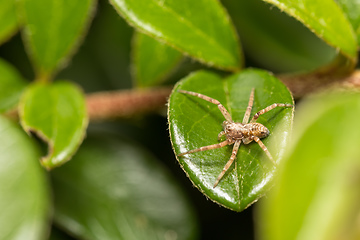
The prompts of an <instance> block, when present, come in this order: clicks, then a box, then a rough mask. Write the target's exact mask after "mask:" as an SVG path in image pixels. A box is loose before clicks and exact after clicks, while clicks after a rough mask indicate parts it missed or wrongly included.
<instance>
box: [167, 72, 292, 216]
mask: <svg viewBox="0 0 360 240" xmlns="http://www.w3.org/2000/svg"><path fill="white" fill-rule="evenodd" d="M252 88H255V100H254V106H253V109H252V114H251V116H253V115H254V114H255V113H256V112H257V111H259V110H261V109H263V108H265V107H267V106H269V105H271V104H273V103H290V104H291V103H293V99H292V96H291V94H290V93H289V91H288V89H287V88H286V87H285V86H284V85H283V84H282V83H281V82H280V81H279V80H277V79H276V78H275V77H273V76H272V75H270V74H269V73H267V72H264V71H260V70H246V71H243V72H242V73H240V74H236V75H233V76H231V77H229V78H227V79H225V80H222V79H221V78H220V77H219V76H217V75H215V74H212V73H209V72H204V71H201V72H197V73H195V74H192V75H190V76H189V77H187V78H185V79H184V80H182V81H181V82H179V83H178V84H177V85H176V87H175V88H174V90H173V93H172V94H171V97H170V101H169V113H168V117H169V125H170V134H171V140H172V144H173V147H174V150H175V153H176V154H179V153H182V152H186V151H188V150H191V149H196V148H199V147H202V146H207V145H211V144H215V143H218V140H217V135H218V134H219V133H220V132H221V131H222V130H223V129H222V122H223V121H224V120H225V119H224V117H223V116H222V114H221V112H220V111H219V109H218V108H217V106H216V105H214V104H211V103H209V102H206V101H204V100H202V99H200V98H197V97H194V96H190V95H185V94H182V93H179V92H178V90H179V89H183V90H189V91H193V92H198V93H202V94H205V95H207V96H209V97H212V98H215V99H217V100H219V101H220V102H221V103H222V104H223V105H224V106H225V108H226V109H228V111H229V112H230V114H231V116H232V118H233V120H234V121H235V122H242V120H243V116H244V113H245V110H246V107H247V105H248V102H249V96H250V92H251V89H252ZM292 118H293V109H290V108H287V109H283V108H276V109H274V110H272V111H270V112H268V113H266V114H264V115H261V116H260V118H259V119H258V122H259V123H262V124H264V125H265V126H266V127H267V128H268V129H269V130H270V132H271V134H270V136H269V137H267V138H265V139H263V142H264V144H265V145H267V146H268V149H269V151H270V153H271V154H272V156H273V158H274V160H275V161H278V160H279V159H280V158H281V156H282V153H283V150H284V148H285V147H286V144H287V139H288V137H289V133H290V130H291V125H292ZM275 129H276V131H275ZM231 152H232V146H225V147H223V148H220V149H215V150H209V151H203V152H198V153H193V154H187V155H185V156H183V157H178V160H179V163H180V165H181V167H182V168H183V169H184V171H185V172H186V174H187V175H188V177H189V178H190V180H191V181H192V182H193V184H194V185H195V186H196V187H197V188H198V189H199V190H200V191H201V192H202V193H204V194H205V195H206V196H208V197H209V198H210V199H211V200H213V201H215V202H217V203H219V204H221V205H223V206H225V207H227V208H230V209H232V210H235V211H241V210H243V209H245V208H246V207H248V206H249V205H250V204H252V203H253V202H255V201H256V200H257V199H259V198H260V197H261V196H262V195H263V194H264V193H265V192H266V191H267V190H268V189H269V187H270V185H271V179H272V178H273V174H274V172H275V170H276V169H275V167H274V165H273V164H272V163H271V161H270V160H269V159H268V157H267V156H266V155H265V153H264V152H263V150H262V149H261V148H260V147H259V146H258V145H257V144H256V143H250V144H249V145H244V144H242V145H241V146H240V149H239V153H238V154H237V159H236V163H235V164H232V166H231V167H230V169H229V170H228V172H227V174H225V176H224V177H223V179H222V180H221V181H220V183H219V185H218V186H217V187H216V188H213V185H214V183H215V180H216V179H217V177H218V175H219V174H220V172H221V170H222V169H223V167H224V166H225V164H226V162H227V161H228V160H229V158H230V155H231Z"/></svg>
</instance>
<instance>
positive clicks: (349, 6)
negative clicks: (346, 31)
mask: <svg viewBox="0 0 360 240" xmlns="http://www.w3.org/2000/svg"><path fill="white" fill-rule="evenodd" d="M337 2H338V3H339V5H340V7H341V8H342V9H343V11H344V12H345V13H346V15H347V17H348V19H349V21H350V23H351V25H352V27H353V29H354V30H355V31H356V34H357V39H358V44H359V43H360V37H359V36H360V2H359V1H357V0H337Z"/></svg>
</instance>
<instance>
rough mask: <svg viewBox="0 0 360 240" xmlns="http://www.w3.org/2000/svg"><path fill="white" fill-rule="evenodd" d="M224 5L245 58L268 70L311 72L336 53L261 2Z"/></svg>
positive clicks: (256, 0) (224, 2)
mask: <svg viewBox="0 0 360 240" xmlns="http://www.w3.org/2000/svg"><path fill="white" fill-rule="evenodd" d="M222 2H223V4H224V5H225V7H226V8H227V9H228V10H229V14H230V15H231V18H232V19H233V21H234V24H235V25H236V26H237V31H238V33H239V35H240V36H241V42H242V43H243V46H244V51H245V53H246V55H247V56H248V57H249V58H250V59H251V60H252V61H254V62H256V63H257V64H261V66H263V67H264V68H266V69H271V70H272V71H276V72H299V71H302V72H304V71H310V70H313V69H316V68H319V67H321V66H324V65H325V64H327V63H329V62H330V61H331V60H332V59H333V58H334V56H335V55H336V53H337V52H336V49H333V48H331V47H330V46H329V45H328V44H326V43H325V42H324V41H323V40H321V39H320V38H318V37H317V36H316V35H315V34H314V33H312V32H311V31H310V30H309V29H308V28H307V27H305V26H304V25H303V24H302V23H300V22H299V21H297V20H296V19H294V18H293V17H290V16H289V15H287V14H286V13H284V12H282V11H280V10H279V9H277V8H274V7H272V6H271V5H270V4H268V3H266V2H264V1H262V0H251V1H234V0H224V1H222Z"/></svg>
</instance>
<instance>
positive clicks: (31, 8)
mask: <svg viewBox="0 0 360 240" xmlns="http://www.w3.org/2000/svg"><path fill="white" fill-rule="evenodd" d="M18 5H19V10H20V11H19V16H20V18H21V20H22V21H24V30H23V36H24V42H25V44H26V46H27V50H28V54H29V56H30V57H31V60H32V63H33V66H34V68H35V72H36V77H37V78H38V79H42V80H45V81H47V80H48V79H49V78H51V77H52V75H54V73H55V72H56V71H57V70H58V69H59V68H63V67H64V65H65V64H66V63H67V61H68V59H69V58H70V57H71V55H72V54H73V53H74V52H75V51H76V48H77V47H78V45H79V42H80V40H81V39H82V38H83V37H84V35H85V29H86V28H87V25H88V24H89V22H90V19H91V14H92V11H93V9H94V7H95V1H94V0H85V1H73V0H53V1H47V0H20V1H18Z"/></svg>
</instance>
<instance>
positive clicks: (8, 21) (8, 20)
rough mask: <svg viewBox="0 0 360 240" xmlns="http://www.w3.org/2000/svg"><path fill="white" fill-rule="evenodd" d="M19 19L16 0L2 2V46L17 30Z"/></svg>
mask: <svg viewBox="0 0 360 240" xmlns="http://www.w3.org/2000/svg"><path fill="white" fill-rule="evenodd" d="M17 28H18V24H17V17H16V12H15V1H14V0H1V2H0V44H2V43H3V42H5V41H6V40H7V39H8V38H10V37H11V36H12V35H13V34H14V33H15V32H16V30H17Z"/></svg>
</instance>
